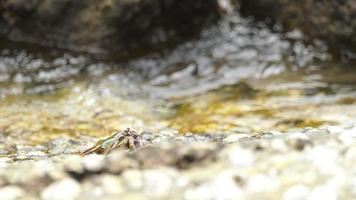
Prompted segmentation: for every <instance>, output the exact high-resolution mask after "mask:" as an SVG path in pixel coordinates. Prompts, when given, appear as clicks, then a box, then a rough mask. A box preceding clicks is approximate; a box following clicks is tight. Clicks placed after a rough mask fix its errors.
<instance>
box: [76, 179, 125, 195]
mask: <svg viewBox="0 0 356 200" xmlns="http://www.w3.org/2000/svg"><path fill="white" fill-rule="evenodd" d="M83 190H84V191H83V192H84V194H85V195H87V196H96V197H100V196H105V195H115V194H120V193H122V192H123V191H124V190H123V184H122V183H121V181H120V179H119V178H118V177H117V176H114V175H109V174H104V175H98V176H94V177H91V178H89V179H87V180H85V182H84V183H83Z"/></svg>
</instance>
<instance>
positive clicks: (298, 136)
mask: <svg viewBox="0 0 356 200" xmlns="http://www.w3.org/2000/svg"><path fill="white" fill-rule="evenodd" d="M288 144H289V145H290V146H291V147H293V148H294V149H296V150H298V151H302V150H304V148H305V147H307V146H311V145H312V143H311V141H310V138H309V137H308V136H306V135H305V134H303V133H293V134H292V135H290V136H289V137H288Z"/></svg>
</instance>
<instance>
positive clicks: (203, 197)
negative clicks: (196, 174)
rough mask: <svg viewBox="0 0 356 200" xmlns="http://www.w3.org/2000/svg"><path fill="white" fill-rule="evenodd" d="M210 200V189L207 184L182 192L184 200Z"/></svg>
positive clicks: (211, 197) (211, 195)
mask: <svg viewBox="0 0 356 200" xmlns="http://www.w3.org/2000/svg"><path fill="white" fill-rule="evenodd" d="M196 199H199V200H210V199H213V194H212V191H211V188H210V187H209V186H208V185H207V184H203V185H199V186H197V187H194V188H188V189H187V190H186V191H185V192H184V200H196Z"/></svg>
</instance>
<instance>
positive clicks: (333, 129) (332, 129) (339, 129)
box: [327, 126, 344, 134]
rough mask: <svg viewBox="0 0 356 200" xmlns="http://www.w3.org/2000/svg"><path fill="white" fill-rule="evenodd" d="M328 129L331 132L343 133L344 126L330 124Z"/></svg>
mask: <svg viewBox="0 0 356 200" xmlns="http://www.w3.org/2000/svg"><path fill="white" fill-rule="evenodd" d="M327 130H328V131H329V133H331V134H339V133H342V132H343V131H344V128H342V127H340V126H329V127H328V128H327Z"/></svg>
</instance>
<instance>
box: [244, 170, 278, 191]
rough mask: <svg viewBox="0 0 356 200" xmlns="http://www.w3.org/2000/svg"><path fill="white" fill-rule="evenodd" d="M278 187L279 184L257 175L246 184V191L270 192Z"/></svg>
mask: <svg viewBox="0 0 356 200" xmlns="http://www.w3.org/2000/svg"><path fill="white" fill-rule="evenodd" d="M278 187H279V183H278V182H277V181H276V180H274V179H272V178H270V177H267V176H265V175H262V174H257V175H254V176H252V177H251V178H250V180H249V181H248V182H247V187H246V189H247V191H248V192H249V193H260V192H271V191H274V190H276V189H277V188H278Z"/></svg>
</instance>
